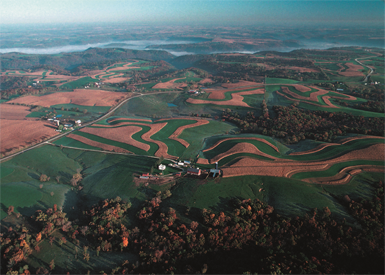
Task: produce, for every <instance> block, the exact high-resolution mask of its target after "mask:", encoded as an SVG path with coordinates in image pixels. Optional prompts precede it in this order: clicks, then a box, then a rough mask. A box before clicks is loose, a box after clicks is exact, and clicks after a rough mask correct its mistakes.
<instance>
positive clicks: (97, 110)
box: [51, 104, 111, 113]
mask: <svg viewBox="0 0 385 275" xmlns="http://www.w3.org/2000/svg"><path fill="white" fill-rule="evenodd" d="M62 107H63V108H64V110H66V109H68V110H70V111H71V109H73V110H76V109H79V111H80V112H83V111H84V110H87V112H90V113H106V112H107V111H108V110H109V109H110V108H111V107H110V106H83V105H76V104H56V105H52V106H51V108H55V109H61V108H62ZM59 112H60V111H59Z"/></svg>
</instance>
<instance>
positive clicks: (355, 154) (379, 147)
mask: <svg viewBox="0 0 385 275" xmlns="http://www.w3.org/2000/svg"><path fill="white" fill-rule="evenodd" d="M384 152H385V144H383V143H380V144H374V145H371V146H369V147H367V148H364V149H359V150H354V151H352V152H348V153H346V154H344V155H342V156H339V157H336V158H334V159H328V160H323V161H313V162H311V161H308V162H300V161H298V162H297V161H293V162H287V161H285V160H276V161H265V160H259V159H253V158H249V157H244V158H241V159H240V160H238V161H237V162H236V163H234V164H232V165H230V166H229V167H224V168H222V170H223V177H232V176H239V175H264V176H276V177H288V178H290V177H291V176H293V175H294V174H297V173H299V172H308V171H323V170H326V169H328V168H329V167H330V166H331V165H333V164H335V163H340V162H346V161H352V160H376V161H383V160H384V156H385V154H384ZM373 168H375V167H373Z"/></svg>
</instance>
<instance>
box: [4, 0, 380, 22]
mask: <svg viewBox="0 0 385 275" xmlns="http://www.w3.org/2000/svg"><path fill="white" fill-rule="evenodd" d="M0 18H1V19H0V20H1V21H0V24H1V25H2V26H6V25H25V24H35V25H36V24H45V25H47V24H84V23H86V24H87V23H98V24H106V23H109V24H111V23H117V24H119V23H124V24H135V25H137V24H138V25H141V24H146V25H154V24H155V25H175V24H177V25H191V24H192V25H221V24H226V25H258V24H261V25H266V24H267V25H269V24H277V25H279V24H282V25H293V26H306V25H309V26H312V25H319V26H322V25H324V26H331V25H335V26H349V25H354V26H357V25H362V26H376V27H381V26H383V25H384V2H383V1H381V0H375V1H352V0H350V1H328V0H317V1H298V0H297V1H292V0H284V1H274V0H272V1H259V0H255V1H249V0H237V1H235V0H225V1H224V0H205V1H203V0H193V1H176V0H162V1H159V0H158V1H155V0H141V1H137V0H131V1H123V0H110V1H105V0H93V1H91V0H83V1H75V0H66V1H52V2H49V1H42V0H19V1H17V2H16V1H9V0H3V1H2V3H1V9H0Z"/></svg>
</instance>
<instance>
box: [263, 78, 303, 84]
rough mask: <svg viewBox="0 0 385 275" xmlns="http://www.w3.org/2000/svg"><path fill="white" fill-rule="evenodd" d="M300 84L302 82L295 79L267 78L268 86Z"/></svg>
mask: <svg viewBox="0 0 385 275" xmlns="http://www.w3.org/2000/svg"><path fill="white" fill-rule="evenodd" d="M299 82H300V81H298V80H294V79H285V78H272V77H266V84H296V83H299Z"/></svg>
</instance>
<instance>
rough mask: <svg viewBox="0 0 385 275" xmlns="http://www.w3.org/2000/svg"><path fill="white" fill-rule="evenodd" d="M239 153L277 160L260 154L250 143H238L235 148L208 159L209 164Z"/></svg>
mask: <svg viewBox="0 0 385 275" xmlns="http://www.w3.org/2000/svg"><path fill="white" fill-rule="evenodd" d="M239 153H250V154H256V155H259V156H263V157H267V158H270V159H272V160H275V159H277V158H275V157H272V156H270V155H268V154H265V153H263V152H261V151H260V150H259V149H258V148H257V147H255V146H254V145H253V144H251V143H248V142H240V143H237V144H236V145H235V146H233V147H232V148H231V149H229V150H227V151H226V152H223V153H221V154H219V155H217V156H215V157H214V158H212V159H210V163H215V162H217V161H220V160H221V159H223V158H225V157H227V156H231V155H233V154H239Z"/></svg>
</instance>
